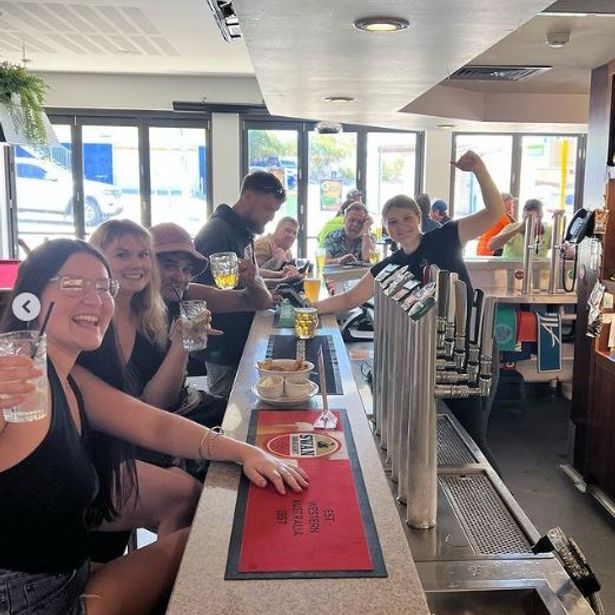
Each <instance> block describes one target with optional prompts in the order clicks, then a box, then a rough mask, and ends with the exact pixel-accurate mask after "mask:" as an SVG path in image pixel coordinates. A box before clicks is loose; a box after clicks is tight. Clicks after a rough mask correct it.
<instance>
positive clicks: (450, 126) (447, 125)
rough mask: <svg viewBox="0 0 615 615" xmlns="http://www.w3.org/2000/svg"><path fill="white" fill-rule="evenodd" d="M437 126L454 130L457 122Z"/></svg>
mask: <svg viewBox="0 0 615 615" xmlns="http://www.w3.org/2000/svg"><path fill="white" fill-rule="evenodd" d="M436 127H437V128H441V129H442V130H453V128H455V124H437V126H436Z"/></svg>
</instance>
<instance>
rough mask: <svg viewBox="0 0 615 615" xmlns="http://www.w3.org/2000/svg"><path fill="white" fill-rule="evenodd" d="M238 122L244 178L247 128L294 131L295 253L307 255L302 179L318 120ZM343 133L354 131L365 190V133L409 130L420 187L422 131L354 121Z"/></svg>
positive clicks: (260, 117) (358, 172)
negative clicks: (365, 124) (310, 139)
mask: <svg viewBox="0 0 615 615" xmlns="http://www.w3.org/2000/svg"><path fill="white" fill-rule="evenodd" d="M239 119H240V121H241V151H240V157H241V158H240V159H241V176H242V177H245V176H246V175H247V173H248V170H249V161H248V154H249V149H248V131H250V130H296V131H297V184H298V187H297V218H298V222H299V235H298V237H297V254H298V256H299V257H300V258H305V257H306V256H307V242H308V235H307V207H306V203H307V198H308V194H307V192H308V184H307V182H305V181H303V178H305V177H307V176H308V160H309V151H308V150H309V136H308V135H309V133H310V132H312V131H313V130H314V127H315V126H316V124H317V123H318V122H315V121H312V120H300V119H294V118H287V117H276V116H263V115H248V114H244V115H240V116H239ZM342 129H343V131H344V132H355V133H356V134H357V153H356V169H355V176H356V178H357V181H356V187H357V189H358V190H361V192H363V193H364V192H365V178H366V176H367V135H368V134H369V133H370V132H379V133H382V132H390V133H409V134H414V135H416V164H415V168H414V185H415V187H416V194H420V192H422V189H423V178H424V172H423V171H424V163H425V133H424V132H422V131H418V130H396V129H392V128H380V127H378V126H359V125H357V124H342Z"/></svg>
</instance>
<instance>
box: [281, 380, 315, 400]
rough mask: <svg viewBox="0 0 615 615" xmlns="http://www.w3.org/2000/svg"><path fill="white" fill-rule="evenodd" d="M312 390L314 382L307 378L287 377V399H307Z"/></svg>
mask: <svg viewBox="0 0 615 615" xmlns="http://www.w3.org/2000/svg"><path fill="white" fill-rule="evenodd" d="M311 390H312V381H311V380H308V379H307V378H306V377H305V376H287V377H286V378H285V380H284V393H285V394H286V396H287V397H307V396H308V395H309V394H310V392H311Z"/></svg>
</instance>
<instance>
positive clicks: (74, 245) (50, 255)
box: [0, 239, 138, 525]
mask: <svg viewBox="0 0 615 615" xmlns="http://www.w3.org/2000/svg"><path fill="white" fill-rule="evenodd" d="M73 254H87V255H89V256H93V257H94V258H96V259H98V260H99V261H100V262H101V263H102V264H103V266H104V267H105V269H106V270H107V273H108V274H109V276H111V269H110V267H109V263H107V259H106V258H105V257H104V256H103V255H102V254H101V253H100V252H99V251H98V250H97V249H96V248H94V247H93V246H91V245H89V244H88V243H86V242H85V241H79V240H75V239H54V240H52V241H48V242H47V243H44V244H43V245H41V246H39V247H38V248H36V249H35V250H33V251H32V253H31V254H30V255H29V256H28V258H27V259H26V260H25V261H24V262H23V263H22V264H21V266H20V267H19V273H18V275H17V280H16V282H15V288H14V289H13V293H12V295H11V299H10V301H9V303H8V305H11V302H12V300H13V297H15V296H16V295H18V294H19V293H23V292H28V293H32V294H34V295H36V296H37V297H40V296H41V295H42V293H43V291H44V290H45V287H46V286H47V284H48V283H49V279H50V278H52V277H54V276H55V275H57V273H58V271H59V270H60V269H61V268H62V266H63V265H64V263H65V262H66V261H67V260H68V259H69V258H70V257H71V256H72V255H73ZM23 328H24V323H23V322H22V321H21V320H18V319H17V318H16V317H15V315H14V314H13V311H12V310H11V309H7V310H6V312H5V314H4V318H3V319H2V323H1V324H0V330H2V331H17V330H19V329H23ZM99 352H100V356H101V361H103V366H104V367H103V368H102V369H101V370H99V371H98V373H97V375H98V376H99V377H100V378H101V379H102V380H104V381H105V382H107V383H108V384H110V385H111V386H113V387H115V388H119V389H121V390H123V389H124V388H125V384H124V383H125V375H124V368H123V363H122V361H121V360H120V354H119V351H118V345H117V337H116V334H115V329H114V328H113V323H110V324H109V329H108V330H107V333H106V335H105V336H104V339H103V343H102V344H101V347H100V349H99ZM82 354H86V353H81V354H80V355H79V357H78V358H77V363H78V364H81V361H80V359H81V355H82ZM103 357H104V359H103ZM85 444H86V446H87V449H88V452H89V454H90V456H91V459H92V463H93V464H94V466H95V468H96V470H97V472H98V478H99V482H100V488H99V491H98V495H97V496H96V499H95V500H94V502H93V504H92V506H91V509H90V512H89V514H88V522H89V523H90V524H91V525H98V524H100V522H101V521H102V520H103V519H105V520H107V521H112V520H113V519H114V518H116V517H117V516H118V514H119V510H118V509H119V508H120V506H121V505H122V504H123V503H124V502H126V501H127V499H128V498H129V497H130V495H131V494H132V492H133V490H135V491H137V492H138V482H137V470H136V465H135V458H134V451H133V447H132V445H130V444H129V443H127V442H124V441H123V440H119V439H117V438H113V437H111V436H107V435H105V434H103V433H101V432H98V431H94V430H92V431H91V433H90V436H89V438H88V440H87V442H85Z"/></svg>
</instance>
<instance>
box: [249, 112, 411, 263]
mask: <svg viewBox="0 0 615 615" xmlns="http://www.w3.org/2000/svg"><path fill="white" fill-rule="evenodd" d="M419 134H420V133H413V132H394V131H387V130H370V129H368V128H364V127H359V126H344V130H343V132H341V133H336V134H317V133H315V132H314V123H313V122H301V121H297V122H292V121H288V120H282V119H275V118H274V119H269V120H257V119H256V118H255V119H254V120H249V119H246V120H244V123H243V135H244V137H243V173H244V174H246V173H248V172H251V171H255V170H257V169H261V170H266V171H270V172H272V173H275V174H276V175H278V177H279V178H280V180H281V181H282V182H283V183H284V186H285V187H286V189H287V191H288V199H287V203H286V206H285V207H283V208H282V209H281V211H280V212H279V214H278V216H276V219H278V218H279V217H281V216H284V215H287V216H293V217H295V218H297V220H298V221H299V224H300V231H299V241H298V244H299V245H298V254H299V255H300V256H305V255H308V256H311V255H313V254H314V250H315V248H316V245H317V236H318V234H319V232H320V230H321V229H322V227H323V226H324V224H325V223H326V222H327V221H329V220H331V218H332V217H334V216H335V212H336V211H337V210H338V209H339V206H340V205H341V204H342V202H343V201H344V200H345V199H346V196H347V195H348V193H349V192H350V191H351V190H353V189H355V188H357V189H359V190H360V191H361V192H362V193H363V195H364V198H363V200H364V202H365V203H366V205H367V207H368V209H369V210H370V211H371V212H372V213H373V214H374V217H375V218H376V217H377V214H378V213H379V212H380V209H381V207H382V204H383V203H384V201H386V200H387V199H388V198H390V197H391V196H393V195H394V194H398V193H400V192H403V193H406V194H410V195H413V194H414V193H415V192H416V191H417V190H418V188H419V185H418V179H419V178H420V176H421V173H420V171H421V169H420V162H421V160H422V156H421V152H420V148H421V144H422V139H420V138H419ZM375 222H376V224H375V226H378V221H376V220H375ZM274 224H275V220H274V221H273V223H271V224H270V225H268V228H267V229H266V230H267V231H270V230H272V228H273V227H274ZM375 230H376V229H375Z"/></svg>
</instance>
